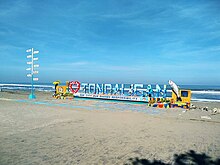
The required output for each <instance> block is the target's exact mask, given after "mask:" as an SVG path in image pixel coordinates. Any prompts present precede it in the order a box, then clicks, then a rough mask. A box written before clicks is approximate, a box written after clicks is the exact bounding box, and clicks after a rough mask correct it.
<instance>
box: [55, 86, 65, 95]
mask: <svg viewBox="0 0 220 165" xmlns="http://www.w3.org/2000/svg"><path fill="white" fill-rule="evenodd" d="M66 88H67V86H57V87H56V93H61V94H65V93H66Z"/></svg>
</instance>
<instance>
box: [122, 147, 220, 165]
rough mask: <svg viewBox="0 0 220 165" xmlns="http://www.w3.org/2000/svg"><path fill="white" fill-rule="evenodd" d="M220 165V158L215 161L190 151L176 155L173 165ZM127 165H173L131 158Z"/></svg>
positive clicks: (202, 154) (203, 154)
mask: <svg viewBox="0 0 220 165" xmlns="http://www.w3.org/2000/svg"><path fill="white" fill-rule="evenodd" d="M188 164H193V165H220V158H218V159H216V160H213V159H212V158H211V157H210V156H208V155H206V154H205V153H201V154H200V153H196V152H195V151H193V150H190V151H188V152H186V153H184V154H179V155H178V154H175V155H174V160H173V163H172V165H188ZM125 165H171V164H169V163H164V162H163V161H161V160H153V161H150V160H148V159H139V158H137V157H136V158H130V159H129V163H127V164H125Z"/></svg>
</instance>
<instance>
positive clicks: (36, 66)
mask: <svg viewBox="0 0 220 165" xmlns="http://www.w3.org/2000/svg"><path fill="white" fill-rule="evenodd" d="M26 52H31V55H28V56H27V58H31V61H29V62H27V64H29V65H31V66H30V67H29V68H27V69H26V70H30V71H31V73H30V74H27V77H31V94H30V95H29V99H35V98H36V96H35V95H34V81H38V78H36V77H34V74H38V71H37V70H35V68H38V67H39V65H38V64H37V65H35V64H34V63H35V61H37V60H38V58H34V54H37V53H39V51H34V48H31V49H28V50H26Z"/></svg>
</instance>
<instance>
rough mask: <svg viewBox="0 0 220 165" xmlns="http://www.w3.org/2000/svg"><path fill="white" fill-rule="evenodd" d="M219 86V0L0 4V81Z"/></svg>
mask: <svg viewBox="0 0 220 165" xmlns="http://www.w3.org/2000/svg"><path fill="white" fill-rule="evenodd" d="M32 47H33V48H34V49H36V50H39V51H40V53H39V54H38V55H37V56H38V57H39V64H40V68H39V75H38V77H39V82H52V81H54V80H57V79H59V80H61V81H66V80H79V81H81V82H97V83H146V84H149V83H152V84H153V83H161V84H163V83H166V84H167V81H168V80H169V79H172V80H174V81H175V82H176V83H177V84H207V85H219V84H220V1H219V0H204V1H203V0H191V1H188V0H186V1H185V0H182V1H174V0H173V1H169V0H166V1H165V0H161V1H160V0H157V1H155V0H53V1H50V0H44V1H43V0H16V1H15V0H0V61H1V65H0V82H29V81H30V79H29V78H27V77H26V74H27V73H28V72H27V71H26V68H27V64H26V62H27V59H26V56H27V55H28V54H27V53H26V52H25V51H26V49H28V48H32Z"/></svg>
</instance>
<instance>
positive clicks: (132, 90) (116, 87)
mask: <svg viewBox="0 0 220 165" xmlns="http://www.w3.org/2000/svg"><path fill="white" fill-rule="evenodd" d="M69 89H70V91H71V92H72V93H77V92H79V93H81V94H83V93H84V94H99V95H100V94H107V95H109V94H110V95H129V96H146V95H148V96H150V97H151V96H152V97H164V98H165V97H166V96H167V88H166V85H163V88H161V87H160V86H159V85H158V84H157V85H156V88H155V89H153V88H152V86H151V85H144V84H97V83H80V82H79V81H71V82H69Z"/></svg>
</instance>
